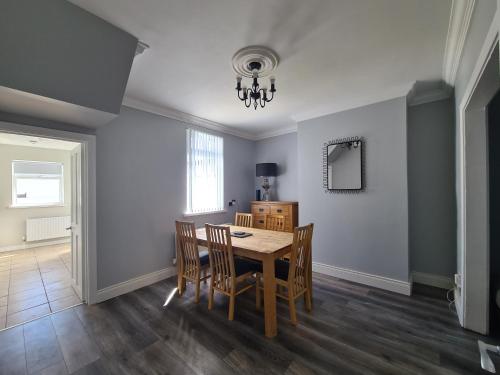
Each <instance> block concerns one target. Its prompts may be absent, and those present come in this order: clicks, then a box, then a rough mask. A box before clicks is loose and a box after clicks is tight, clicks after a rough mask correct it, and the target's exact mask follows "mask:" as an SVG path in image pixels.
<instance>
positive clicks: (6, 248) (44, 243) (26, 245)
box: [0, 238, 71, 253]
mask: <svg viewBox="0 0 500 375" xmlns="http://www.w3.org/2000/svg"><path fill="white" fill-rule="evenodd" d="M69 242H71V238H61V239H58V240H52V241H40V242H33V243H27V242H25V243H23V244H22V245H11V246H3V247H0V253H3V252H5V251H15V250H25V249H33V248H35V247H42V246H51V245H60V244H63V243H69Z"/></svg>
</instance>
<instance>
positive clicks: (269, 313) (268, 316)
mask: <svg viewBox="0 0 500 375" xmlns="http://www.w3.org/2000/svg"><path fill="white" fill-rule="evenodd" d="M262 266H263V272H262V273H263V278H264V319H265V326H266V336H267V337H274V336H276V334H277V333H278V324H277V319H276V280H275V278H274V257H273V256H272V255H268V256H266V257H265V258H264V259H263V261H262Z"/></svg>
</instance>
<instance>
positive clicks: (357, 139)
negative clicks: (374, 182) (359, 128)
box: [323, 137, 365, 193]
mask: <svg viewBox="0 0 500 375" xmlns="http://www.w3.org/2000/svg"><path fill="white" fill-rule="evenodd" d="M346 142H359V143H360V145H359V147H360V148H361V153H360V156H361V158H360V159H361V160H360V163H361V165H360V167H361V169H360V171H361V176H360V178H361V187H360V188H354V189H329V188H328V146H331V145H338V144H341V143H346ZM364 154H365V141H364V140H363V138H361V137H347V138H338V139H333V140H331V141H328V142H325V143H324V144H323V188H324V189H325V193H359V192H362V191H364V190H365V168H364V160H365V155H364Z"/></svg>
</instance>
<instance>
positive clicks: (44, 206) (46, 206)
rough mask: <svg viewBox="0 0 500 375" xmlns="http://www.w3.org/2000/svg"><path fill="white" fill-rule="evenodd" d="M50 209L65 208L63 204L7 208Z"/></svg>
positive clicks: (11, 206) (12, 206)
mask: <svg viewBox="0 0 500 375" xmlns="http://www.w3.org/2000/svg"><path fill="white" fill-rule="evenodd" d="M52 207H65V205H64V204H59V203H58V204H41V205H33V206H14V205H10V206H8V208H52Z"/></svg>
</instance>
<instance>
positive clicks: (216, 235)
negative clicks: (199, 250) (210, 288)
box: [205, 224, 236, 293]
mask: <svg viewBox="0 0 500 375" xmlns="http://www.w3.org/2000/svg"><path fill="white" fill-rule="evenodd" d="M205 230H206V231H207V244H208V256H209V257H210V272H211V275H212V280H213V285H214V288H216V289H219V290H221V291H223V292H226V293H230V292H231V291H234V288H235V287H236V284H235V277H234V276H235V271H234V256H233V247H232V244H231V232H230V231H229V227H228V226H223V225H212V224H205Z"/></svg>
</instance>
